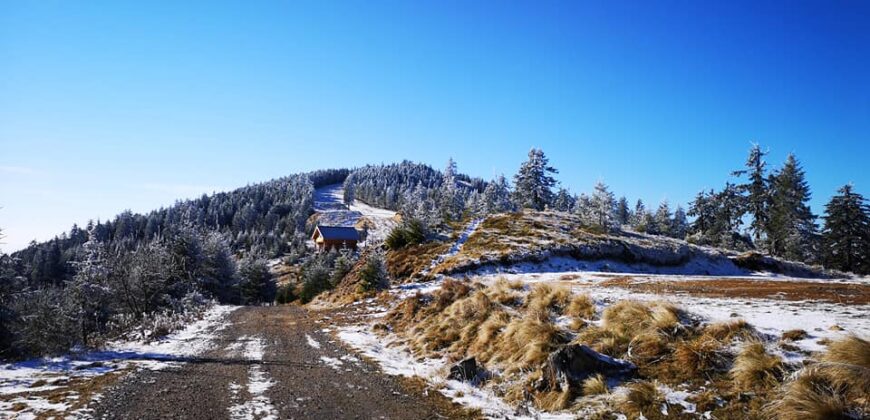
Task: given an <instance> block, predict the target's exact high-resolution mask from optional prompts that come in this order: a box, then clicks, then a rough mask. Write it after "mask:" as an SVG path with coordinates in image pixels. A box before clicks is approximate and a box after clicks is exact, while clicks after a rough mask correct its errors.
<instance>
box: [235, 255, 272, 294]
mask: <svg viewBox="0 0 870 420" xmlns="http://www.w3.org/2000/svg"><path fill="white" fill-rule="evenodd" d="M239 274H241V278H242V279H241V282H240V283H239V292H240V294H241V300H242V304H245V305H259V304H261V303H271V302H273V301H274V300H275V294H276V291H275V279H274V278H272V273H271V272H270V271H269V266H268V265H267V264H266V261H264V260H261V259H257V260H244V261H242V264H241V267H240V269H239Z"/></svg>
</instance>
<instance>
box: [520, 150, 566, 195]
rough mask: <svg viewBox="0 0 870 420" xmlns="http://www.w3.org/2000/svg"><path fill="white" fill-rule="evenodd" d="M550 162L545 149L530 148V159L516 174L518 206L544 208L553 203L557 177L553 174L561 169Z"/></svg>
mask: <svg viewBox="0 0 870 420" xmlns="http://www.w3.org/2000/svg"><path fill="white" fill-rule="evenodd" d="M549 162H550V161H549V159H547V156H546V155H544V151H543V150H541V149H535V148H532V150H529V159H528V160H527V161H525V162H523V164H522V166H520V170H519V172H517V174H516V175H515V176H514V201H515V202H516V203H517V206H518V207H521V208H530V209H534V210H544V209H546V208H547V206H550V205H552V203H553V187H554V186H555V185H556V179H555V178H553V177H552V176H551V174H557V173H559V171H558V170H556V168H553V167H552V166H550V163H549Z"/></svg>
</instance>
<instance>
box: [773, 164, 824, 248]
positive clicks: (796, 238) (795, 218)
mask: <svg viewBox="0 0 870 420" xmlns="http://www.w3.org/2000/svg"><path fill="white" fill-rule="evenodd" d="M772 181H773V193H772V194H771V202H770V226H769V229H768V236H769V238H768V242H769V247H770V252H771V254H773V255H776V256H780V257H784V258H787V259H790V260H797V261H811V260H812V259H813V257H814V255H815V253H816V249H815V248H816V239H817V235H816V229H817V227H816V223H815V219H816V216H815V215H813V213H812V212H811V211H810V207H809V205H808V202H809V200H810V197H811V194H810V188H809V185H808V184H807V182H806V179H805V175H804V171H803V168H801V165H800V163H799V162H798V161H797V159H796V158H795V156H794V155H792V154H789V155H788V158H787V159H786V162H785V164H784V165H783V167H782V169H780V170H779V171H778V172H777V173H776V174H775V175H774V176H773V179H772Z"/></svg>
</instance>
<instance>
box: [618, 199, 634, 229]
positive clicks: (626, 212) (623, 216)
mask: <svg viewBox="0 0 870 420" xmlns="http://www.w3.org/2000/svg"><path fill="white" fill-rule="evenodd" d="M631 218H632V214H631V209H630V208H629V207H628V199H626V198H625V197H619V201H617V202H616V223H619V224H620V225H621V226H626V225H628V224H629V223H630V222H631Z"/></svg>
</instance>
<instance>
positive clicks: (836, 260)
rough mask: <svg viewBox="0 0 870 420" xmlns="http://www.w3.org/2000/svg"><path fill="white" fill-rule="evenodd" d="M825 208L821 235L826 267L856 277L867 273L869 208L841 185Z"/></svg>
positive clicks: (861, 197)
mask: <svg viewBox="0 0 870 420" xmlns="http://www.w3.org/2000/svg"><path fill="white" fill-rule="evenodd" d="M837 193H838V194H837V195H835V196H833V197H832V198H831V201H830V202H828V204H827V205H826V206H825V216H824V219H825V227H824V230H823V231H822V241H823V243H824V248H823V250H824V251H823V254H824V255H823V261H824V264H825V266H826V267H830V268H835V269H838V270H843V271H850V272H853V273H858V274H867V273H870V206H868V205H867V202H866V200H865V199H864V197H863V196H862V195H861V194H858V193H856V192H854V191H853V190H852V185H849V184H847V185H845V186H843V187H842V188H840V189H839V190H837Z"/></svg>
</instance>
